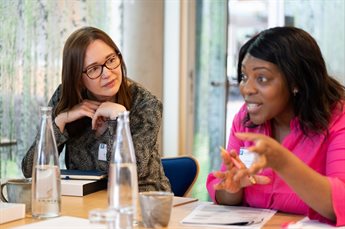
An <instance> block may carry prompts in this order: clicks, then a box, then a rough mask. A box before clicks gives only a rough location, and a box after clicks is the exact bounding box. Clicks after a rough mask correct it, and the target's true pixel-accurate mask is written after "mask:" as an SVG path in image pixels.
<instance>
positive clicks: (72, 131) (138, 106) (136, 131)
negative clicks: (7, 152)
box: [22, 82, 171, 192]
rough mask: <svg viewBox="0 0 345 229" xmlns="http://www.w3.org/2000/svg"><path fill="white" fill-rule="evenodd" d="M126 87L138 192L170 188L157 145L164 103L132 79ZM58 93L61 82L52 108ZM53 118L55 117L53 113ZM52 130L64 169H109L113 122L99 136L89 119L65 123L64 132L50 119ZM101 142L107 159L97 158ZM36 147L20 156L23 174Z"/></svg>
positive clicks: (51, 103) (27, 174)
mask: <svg viewBox="0 0 345 229" xmlns="http://www.w3.org/2000/svg"><path fill="white" fill-rule="evenodd" d="M129 89H130V92H131V95H132V103H131V109H130V115H129V120H130V129H131V133H132V139H133V144H134V149H135V155H136V160H137V171H138V185H139V191H140V192H141V191H155V190H156V191H170V190H171V188H170V183H169V181H168V179H167V177H166V176H165V174H164V170H163V167H162V163H161V155H160V153H159V152H158V144H157V136H158V132H159V128H160V123H161V119H162V110H163V105H162V103H161V102H160V101H159V100H158V99H157V98H156V97H155V96H154V95H152V94H151V93H150V92H149V91H148V90H146V89H145V88H143V87H141V86H140V85H139V84H137V83H135V82H132V83H131V84H130V86H129ZM60 93H61V85H60V86H59V87H58V88H57V89H56V91H55V93H54V94H53V96H52V98H51V99H50V101H49V106H52V107H53V110H54V108H55V106H56V105H57V103H58V100H59V98H60ZM86 98H87V96H86ZM52 119H53V120H54V119H55V116H54V114H53V115H52ZM75 125H77V127H76V126H75ZM53 129H54V133H55V140H56V142H57V147H58V151H59V153H60V154H61V152H62V151H63V149H65V164H66V167H67V169H80V170H91V169H97V170H102V171H108V166H109V161H110V158H111V149H112V145H113V142H114V139H115V137H116V136H115V135H116V131H115V130H116V121H108V128H107V130H106V131H105V132H104V133H103V134H102V135H100V136H97V135H96V134H95V131H94V130H92V129H91V119H90V118H83V119H80V120H78V121H77V122H73V123H71V124H68V125H66V128H65V130H64V132H63V133H61V132H60V130H59V128H58V127H57V126H56V124H55V122H54V121H53ZM37 137H38V136H36V138H37ZM100 144H103V146H104V145H106V146H107V154H106V161H102V160H99V159H98V151H99V147H100ZM35 148H36V142H34V143H33V145H32V146H31V147H30V149H29V150H28V152H27V153H26V155H25V157H24V158H23V161H22V171H23V174H24V176H25V177H31V174H32V164H33V155H34V152H35Z"/></svg>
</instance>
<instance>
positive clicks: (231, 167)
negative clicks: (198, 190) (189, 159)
mask: <svg viewBox="0 0 345 229" xmlns="http://www.w3.org/2000/svg"><path fill="white" fill-rule="evenodd" d="M221 156H222V159H223V163H224V165H225V166H226V168H227V170H226V171H224V172H223V171H217V172H214V173H213V174H214V176H215V177H217V178H218V179H221V180H222V181H221V182H220V183H219V184H216V185H215V186H214V189H215V190H222V189H223V190H226V191H227V192H230V193H236V192H238V191H239V190H240V189H241V188H244V187H247V186H251V185H253V183H252V182H250V180H249V172H248V171H247V169H246V167H245V165H244V164H243V162H242V161H241V160H240V158H239V157H238V155H237V153H236V151H235V150H231V151H230V152H229V153H226V152H223V151H222V152H221ZM233 160H235V161H237V163H236V164H238V165H239V166H237V167H236V166H235V164H234V163H233ZM254 179H255V180H256V184H268V183H269V182H270V179H269V178H268V177H265V176H259V175H255V176H254Z"/></svg>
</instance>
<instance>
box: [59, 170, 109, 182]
mask: <svg viewBox="0 0 345 229" xmlns="http://www.w3.org/2000/svg"><path fill="white" fill-rule="evenodd" d="M107 176H108V173H107V172H106V171H99V170H74V169H61V178H62V179H77V180H101V179H104V178H106V177H107Z"/></svg>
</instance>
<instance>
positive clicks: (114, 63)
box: [83, 54, 121, 80]
mask: <svg viewBox="0 0 345 229" xmlns="http://www.w3.org/2000/svg"><path fill="white" fill-rule="evenodd" d="M120 64H121V58H120V56H119V55H116V54H114V55H113V56H111V57H109V58H108V59H107V60H106V61H105V62H104V64H99V65H93V66H91V67H89V68H87V69H86V70H84V71H83V73H85V74H86V75H87V77H89V78H90V79H92V80H94V79H97V78H98V77H100V76H101V75H102V73H103V68H104V67H106V68H107V69H109V70H114V69H115V68H117V67H119V66H120Z"/></svg>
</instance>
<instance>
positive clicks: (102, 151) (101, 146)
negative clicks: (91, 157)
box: [98, 143, 107, 161]
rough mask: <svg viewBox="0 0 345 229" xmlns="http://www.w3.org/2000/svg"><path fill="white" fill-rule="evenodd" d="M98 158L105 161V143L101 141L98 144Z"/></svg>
mask: <svg viewBox="0 0 345 229" xmlns="http://www.w3.org/2000/svg"><path fill="white" fill-rule="evenodd" d="M98 160H100V161H107V145H106V144H103V143H101V144H99V147H98Z"/></svg>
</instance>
